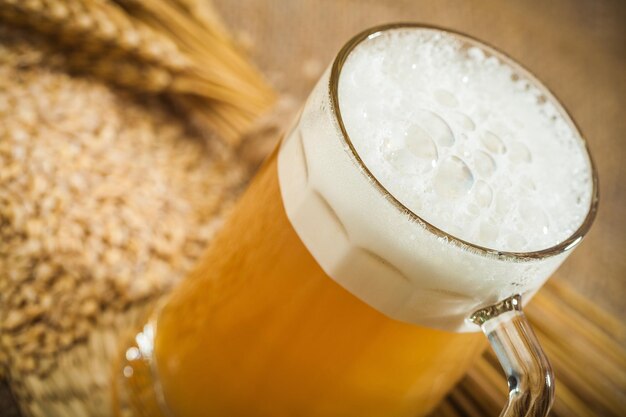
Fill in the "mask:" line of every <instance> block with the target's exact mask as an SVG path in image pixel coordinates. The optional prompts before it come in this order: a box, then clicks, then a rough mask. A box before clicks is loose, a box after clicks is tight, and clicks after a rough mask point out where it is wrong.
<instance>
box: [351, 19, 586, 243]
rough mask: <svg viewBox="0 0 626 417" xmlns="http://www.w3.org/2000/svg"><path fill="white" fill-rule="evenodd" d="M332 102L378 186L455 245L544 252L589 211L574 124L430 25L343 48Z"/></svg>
mask: <svg viewBox="0 0 626 417" xmlns="http://www.w3.org/2000/svg"><path fill="white" fill-rule="evenodd" d="M344 80H347V81H344ZM339 103H340V106H341V112H342V117H343V122H344V124H345V126H346V129H347V132H348V134H349V136H350V139H351V141H352V143H353V145H354V147H355V149H356V151H357V152H358V153H359V155H360V157H361V159H362V160H363V161H364V163H365V164H366V165H367V167H368V168H369V170H370V171H371V172H372V173H373V175H375V176H376V178H377V179H378V180H379V182H380V183H381V184H382V185H383V186H385V187H386V188H387V189H388V191H389V192H390V193H391V194H393V195H394V196H395V197H396V198H397V199H398V200H399V201H400V202H402V203H403V204H405V205H406V206H407V207H408V208H409V209H411V210H412V211H414V212H415V213H416V214H417V215H418V216H420V217H422V218H423V219H425V220H426V221H427V222H429V223H431V224H433V225H435V226H436V227H438V228H440V229H442V230H444V231H446V232H449V233H452V234H454V235H455V236H457V237H459V238H461V239H463V240H466V241H469V242H473V243H476V244H478V245H481V246H486V247H490V248H493V249H498V250H514V251H521V250H525V251H530V250H539V249H545V248H547V247H549V246H551V245H553V244H555V243H557V242H560V241H562V240H564V239H565V238H567V237H568V236H569V234H571V233H572V231H573V230H576V228H577V227H578V225H580V223H581V222H582V220H583V219H584V217H585V215H586V212H587V210H588V207H589V205H590V199H591V174H590V164H589V160H588V157H587V154H586V151H585V150H584V147H583V145H582V141H581V139H580V137H579V136H578V134H577V132H576V130H575V129H574V128H573V127H572V124H571V123H569V122H568V120H567V119H566V118H565V117H564V116H563V115H562V114H561V113H560V111H559V108H558V105H555V103H554V102H553V100H552V97H551V96H550V95H549V94H548V93H547V92H546V91H544V90H542V89H541V88H540V87H538V86H536V85H535V83H534V81H532V80H530V79H528V78H527V77H526V76H525V75H524V74H523V73H522V72H519V71H518V70H517V69H514V68H511V67H510V66H509V65H508V64H506V63H505V62H503V61H501V60H499V59H498V58H497V57H496V56H493V54H492V53H490V52H489V51H487V50H484V49H482V48H479V47H477V46H470V47H469V48H468V47H467V45H465V44H463V42H462V41H461V40H460V39H459V38H456V37H454V36H451V35H447V34H443V33H439V32H434V31H410V30H407V31H401V30H398V31H389V32H385V33H384V34H382V35H380V36H377V37H374V38H372V39H368V40H367V41H364V42H363V43H362V44H361V45H359V46H358V47H357V48H356V49H355V50H353V51H352V52H351V54H350V56H349V57H348V59H347V60H346V62H345V64H344V67H343V69H342V75H341V78H340V82H339Z"/></svg>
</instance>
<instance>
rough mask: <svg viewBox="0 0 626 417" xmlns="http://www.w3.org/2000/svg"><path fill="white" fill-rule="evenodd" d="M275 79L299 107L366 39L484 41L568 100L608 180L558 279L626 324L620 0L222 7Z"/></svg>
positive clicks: (624, 24) (318, 1)
mask: <svg viewBox="0 0 626 417" xmlns="http://www.w3.org/2000/svg"><path fill="white" fill-rule="evenodd" d="M215 3H216V4H217V6H218V9H219V11H220V12H221V14H222V15H223V16H224V18H225V20H226V22H227V23H228V25H229V27H230V28H231V29H232V30H233V31H234V32H235V33H236V34H238V35H239V38H240V39H241V40H242V41H243V42H244V43H247V44H248V46H249V47H250V51H251V53H252V55H253V58H254V59H255V60H256V61H257V63H258V64H259V66H260V67H261V69H263V71H264V72H265V73H266V74H267V76H268V77H269V78H270V80H271V81H272V82H273V83H274V84H275V85H276V86H277V87H278V88H279V89H280V90H281V91H282V92H283V93H286V94H289V95H292V96H293V97H294V98H295V100H296V102H297V103H298V104H297V105H299V103H300V102H301V101H302V100H303V99H304V98H306V96H307V94H308V92H309V91H310V89H311V88H312V86H313V83H314V82H315V80H316V79H317V77H318V75H319V71H321V70H322V69H324V68H325V66H326V65H328V63H330V62H331V60H332V59H333V57H334V56H335V54H336V53H337V51H338V50H339V48H340V47H341V46H342V44H343V43H344V42H345V41H347V40H348V39H349V38H350V37H351V36H352V35H354V34H356V33H357V32H359V31H361V30H363V29H365V28H367V27H370V26H373V25H377V24H381V23H385V22H393V21H417V22H423V23H429V24H435V25H440V26H444V27H449V28H452V29H456V30H460V31H462V32H466V33H468V34H470V35H473V36H475V37H478V38H479V39H482V40H484V41H486V42H488V43H490V44H492V45H494V46H496V47H498V48H500V49H501V50H503V51H506V52H507V53H509V54H510V55H511V56H512V57H513V58H515V59H516V60H518V61H519V62H521V63H522V64H524V65H525V66H526V67H527V68H529V69H530V70H531V71H532V72H534V73H535V75H537V76H538V77H539V79H541V80H543V81H544V82H545V83H546V84H547V85H548V87H549V88H551V89H552V91H553V92H554V93H555V94H556V95H557V97H559V98H560V99H561V101H562V102H563V104H564V105H565V107H566V108H567V109H568V110H569V111H570V113H571V115H572V116H573V118H574V120H575V121H576V122H577V123H578V125H579V126H580V128H581V130H582V132H583V134H584V135H585V137H586V139H587V141H588V142H589V145H590V148H591V152H592V155H593V157H594V159H595V161H596V164H597V166H598V171H599V177H600V211H599V214H598V217H597V219H596V222H595V224H594V226H593V228H592V230H591V232H590V233H589V235H588V236H587V238H586V240H585V241H584V242H583V244H582V245H581V247H579V248H578V249H577V250H576V251H575V253H574V254H573V255H572V256H570V258H569V259H568V260H567V261H566V262H565V264H564V265H563V266H562V267H561V269H560V270H559V271H558V272H557V273H556V276H555V278H553V279H559V280H564V281H566V282H568V283H570V284H571V285H572V286H573V287H574V288H576V289H577V290H578V291H580V292H582V293H583V294H585V295H586V296H587V297H588V298H589V299H590V300H592V301H593V302H595V303H597V304H599V305H601V306H602V307H603V308H604V309H606V310H608V311H610V312H612V313H613V314H615V315H617V317H619V318H621V319H622V320H626V302H624V300H623V298H624V296H625V295H626V276H625V275H626V274H625V273H626V253H624V252H625V250H626V218H625V217H624V209H625V208H626V207H625V206H626V185H625V184H626V182H625V181H626V2H624V1H621V0H588V1H574V0H551V1H543V0H517V1H512V0H509V1H500V0H483V1H460V0H438V1H422V0H389V1H375V0H369V1H366V0H238V1H237V2H233V1H231V0H215Z"/></svg>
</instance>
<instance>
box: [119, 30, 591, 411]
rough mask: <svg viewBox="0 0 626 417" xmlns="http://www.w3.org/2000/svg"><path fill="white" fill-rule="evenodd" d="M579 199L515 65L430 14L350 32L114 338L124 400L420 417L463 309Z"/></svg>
mask: <svg viewBox="0 0 626 417" xmlns="http://www.w3.org/2000/svg"><path fill="white" fill-rule="evenodd" d="M547 174H550V175H549V177H548V176H547ZM591 201H592V168H591V162H590V160H589V157H588V155H587V152H586V149H585V146H584V142H583V141H582V139H581V138H580V136H579V134H578V132H577V130H576V129H575V127H574V126H573V124H572V123H571V121H570V120H569V118H568V117H567V115H566V113H565V112H564V111H563V110H562V109H561V108H560V106H559V104H558V102H557V101H556V99H555V98H554V97H552V95H551V94H550V93H549V92H548V91H547V90H545V88H543V87H541V85H540V84H539V82H538V81H536V80H535V79H534V78H532V76H531V75H530V74H528V73H527V72H526V71H524V70H523V69H521V68H520V67H519V66H517V65H516V64H514V63H512V62H511V61H510V60H508V59H507V58H506V57H504V56H502V55H501V54H499V53H497V52H496V51H494V50H492V49H491V48H489V47H487V46H484V45H482V44H479V43H478V42H476V41H474V40H472V39H469V38H466V37H464V36H462V35H458V34H451V33H449V32H445V31H441V30H438V29H432V28H423V27H412V26H404V27H393V28H387V30H384V31H379V32H371V33H368V34H364V35H361V36H360V37H357V38H355V39H354V40H353V41H352V42H351V43H349V44H348V45H347V46H346V47H344V49H343V50H342V52H340V54H339V56H338V58H337V59H336V60H335V62H334V64H333V66H332V67H331V68H330V69H329V70H328V71H327V72H326V73H325V75H324V76H322V79H321V80H320V82H319V83H318V85H317V86H316V88H315V89H314V91H313V92H312V94H311V96H310V97H309V100H308V101H307V103H306V105H305V107H304V109H303V111H302V114H301V116H300V117H299V118H298V120H297V121H296V122H295V124H294V126H293V127H292V128H291V129H290V130H289V132H288V133H287V135H286V137H285V139H284V141H283V142H282V144H281V146H280V148H278V149H277V150H276V151H275V152H274V153H273V154H272V155H271V157H270V158H269V159H268V160H267V161H266V163H265V164H264V166H263V167H262V169H261V170H260V172H259V173H258V174H257V176H256V178H255V179H254V181H253V182H252V184H251V185H250V188H249V189H248V190H247V191H246V193H245V194H244V196H243V197H242V199H241V201H240V202H239V203H238V204H237V206H236V207H235V208H234V210H233V213H232V215H231V216H230V218H229V220H228V221H227V222H226V224H225V225H224V227H223V229H222V230H221V231H220V233H219V234H218V236H217V237H216V239H215V241H214V242H213V244H212V245H211V247H210V248H209V250H208V252H207V253H206V256H205V257H204V258H203V260H202V262H201V263H200V265H199V266H198V268H197V269H196V270H195V272H193V273H192V274H191V275H190V276H189V277H188V278H187V279H186V280H185V281H184V282H183V283H182V284H181V285H180V286H179V287H178V288H176V289H175V291H174V293H173V294H172V296H171V297H170V299H169V300H168V301H167V303H166V304H165V305H164V306H163V307H162V308H160V309H158V311H157V312H156V313H155V315H154V316H153V318H152V320H151V322H150V324H149V325H148V326H147V328H146V330H144V332H143V336H142V339H141V340H142V343H139V344H140V346H139V350H140V351H141V355H138V354H137V349H136V348H133V349H134V350H132V351H129V352H130V355H128V354H127V358H128V359H129V362H128V365H127V367H126V369H125V374H126V376H127V382H128V385H129V386H130V387H131V388H133V389H135V390H136V391H137V392H138V393H139V394H138V396H135V398H134V401H135V402H137V403H139V407H138V410H144V412H146V410H156V409H157V408H159V409H160V410H161V412H163V415H175V416H221V417H225V416H261V417H282V416H315V417H331V416H341V417H350V416H355V417H356V416H359V417H362V416H385V417H396V416H397V417H401V416H406V417H409V416H420V415H425V414H427V413H428V412H429V411H431V410H432V409H433V407H434V406H435V405H436V404H437V403H438V402H439V401H440V400H441V398H442V397H443V396H444V395H445V394H446V392H448V391H449V390H450V389H451V387H452V386H453V385H454V384H455V382H457V381H458V380H459V379H460V378H461V376H462V375H463V373H464V372H465V371H466V370H467V368H468V367H469V366H470V365H471V363H472V361H473V360H475V359H476V357H477V356H478V355H479V354H480V352H481V350H482V348H483V347H484V342H483V338H482V335H480V334H478V333H474V332H476V331H478V330H479V329H478V327H477V326H475V325H473V324H471V323H470V322H469V321H468V320H467V317H468V316H469V315H470V314H471V313H472V312H473V311H474V310H475V309H477V308H479V307H482V306H485V305H488V304H491V303H493V302H495V301H498V300H500V299H503V298H505V297H507V296H509V295H511V294H515V293H520V294H524V295H525V296H531V295H532V294H533V293H534V292H535V291H536V290H537V289H538V288H539V287H540V285H541V284H542V283H543V282H544V281H545V280H546V279H547V277H548V276H549V275H550V274H551V273H552V272H553V271H554V269H555V268H556V267H558V265H559V264H560V263H561V262H562V261H563V260H564V259H565V257H566V256H567V254H568V251H567V250H568V249H569V248H571V247H572V246H574V245H575V244H576V243H577V241H578V240H580V239H579V236H577V233H578V231H579V230H580V228H581V227H582V226H581V225H583V224H584V223H585V221H586V218H587V216H588V212H589V207H590V205H591ZM139 339H140V338H139V337H138V340H139ZM146 340H147V342H146ZM141 344H144V345H147V347H146V346H144V347H143V348H142V346H141ZM150 407H154V408H150ZM147 412H153V411H147Z"/></svg>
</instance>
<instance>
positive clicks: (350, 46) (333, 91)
mask: <svg viewBox="0 0 626 417" xmlns="http://www.w3.org/2000/svg"><path fill="white" fill-rule="evenodd" d="M399 29H427V30H433V31H439V32H443V33H446V34H450V35H453V36H454V37H457V38H460V39H461V40H465V41H466V42H469V43H472V44H475V45H477V46H479V47H480V48H481V49H483V50H484V51H487V52H489V53H491V54H492V55H494V56H497V57H498V59H500V60H502V61H504V62H505V63H506V64H508V65H509V66H511V67H512V68H514V69H516V70H517V71H518V72H519V73H521V74H522V75H523V76H524V77H526V78H527V79H528V80H529V81H530V82H532V83H533V84H534V86H535V87H538V88H540V89H542V90H543V92H544V94H546V95H547V96H548V98H549V99H551V102H552V104H553V105H554V106H555V107H556V108H557V110H558V111H559V113H560V114H561V115H562V116H565V117H564V118H565V120H566V122H568V123H570V125H571V127H572V128H573V129H574V131H575V133H577V134H578V137H579V138H580V140H581V142H582V145H583V149H584V150H585V152H586V153H587V158H588V160H589V166H590V169H591V177H592V190H591V201H590V203H589V208H588V210H587V215H586V216H585V219H584V220H583V222H582V223H581V224H580V226H579V227H578V229H576V231H574V233H572V234H571V235H570V236H569V237H568V238H566V239H564V240H563V241H561V242H559V243H557V244H555V245H553V246H550V247H548V248H546V249H541V250H536V251H528V252H513V251H501V250H497V249H491V248H488V247H485V246H481V245H478V244H475V243H472V242H469V241H467V240H464V239H461V238H459V237H456V236H454V235H452V234H450V233H448V232H446V231H444V230H443V229H440V228H439V227H437V226H435V225H433V224H432V223H430V222H428V221H426V220H425V219H424V218H422V217H420V216H419V215H418V214H416V213H415V212H413V211H412V210H411V209H409V208H408V207H406V206H405V205H404V204H403V203H402V202H400V201H399V200H398V199H397V198H396V197H395V196H394V195H393V194H392V193H391V192H389V191H388V190H387V189H386V188H385V186H384V185H383V184H382V183H381V182H380V181H378V179H377V178H376V176H375V175H374V174H373V173H372V172H371V171H370V170H369V168H368V167H367V165H366V164H365V162H364V161H363V160H362V159H361V157H360V156H359V153H358V152H357V150H356V148H355V147H354V145H353V143H352V141H351V140H350V135H349V134H348V132H347V129H346V127H345V124H344V122H343V118H342V116H341V108H340V105H339V78H340V75H341V71H342V69H343V65H344V64H345V62H346V60H347V58H348V56H349V55H350V53H351V52H352V51H353V50H354V49H355V48H356V47H357V46H358V45H359V44H361V42H363V41H365V40H369V39H373V38H375V37H378V36H380V35H381V34H382V33H383V32H386V31H392V30H399ZM329 90H330V103H331V107H332V112H333V115H334V118H335V120H336V122H337V124H338V125H339V129H340V130H341V136H342V139H343V141H344V142H345V144H346V145H348V148H349V149H350V151H351V153H352V156H353V157H354V159H355V160H356V162H357V163H358V165H359V167H360V168H361V169H362V170H363V172H364V173H365V175H366V176H367V177H368V180H370V182H371V183H372V184H373V185H374V186H375V187H376V189H377V190H378V191H379V192H380V193H381V194H382V195H383V196H384V197H385V198H386V200H387V201H389V202H390V203H391V204H392V205H393V206H395V208H396V209H398V210H399V211H401V212H403V213H404V214H405V215H407V216H408V217H409V218H410V219H411V220H413V221H416V222H418V223H420V224H421V225H422V226H423V227H424V228H425V229H426V230H427V231H429V232H430V233H432V234H434V235H436V236H438V237H442V238H447V239H448V240H449V241H450V242H453V243H455V244H456V245H458V246H460V247H461V248H464V249H468V250H470V251H473V252H476V253H478V254H480V255H483V256H495V257H497V258H499V259H502V260H511V261H528V260H536V259H543V258H548V257H552V256H556V255H559V254H561V253H564V252H567V251H570V250H572V249H573V248H575V247H576V246H578V244H579V243H580V242H581V241H582V239H583V237H584V236H585V235H586V234H587V232H588V231H589V228H590V227H591V225H592V223H593V221H594V219H595V217H596V214H597V211H598V199H599V184H598V175H597V171H596V166H595V163H594V161H593V158H592V156H591V152H590V150H589V146H588V144H587V141H586V140H585V138H584V136H583V135H582V133H581V130H580V128H579V127H578V125H577V124H576V122H575V121H574V119H573V118H572V117H571V115H570V113H569V112H568V111H567V109H566V108H565V107H564V106H563V104H562V103H561V101H560V100H559V99H558V97H557V96H556V95H555V94H554V93H553V92H552V91H551V90H550V89H549V88H548V87H547V86H546V85H545V84H544V83H542V82H541V81H540V80H539V79H538V78H537V77H536V76H535V75H534V74H533V73H532V72H531V71H529V70H528V69H527V68H526V67H524V66H523V65H521V64H520V63H518V62H517V61H515V60H514V59H513V58H511V57H510V56H509V55H507V54H506V53H504V52H502V51H500V50H499V49H498V48H496V47H494V46H492V45H490V44H488V43H486V42H484V41H482V40H479V39H477V38H475V37H473V36H470V35H467V34H465V33H462V32H459V31H456V30H451V29H448V28H443V27H440V26H436V25H428V24H422V23H412V22H400V23H389V24H384V25H379V26H374V27H372V28H369V29H366V30H364V31H363V32H361V33H359V34H357V35H356V36H354V37H353V38H352V39H350V40H349V41H348V42H347V43H346V44H345V45H344V46H343V47H342V48H341V50H340V51H339V53H338V54H337V56H336V57H335V59H334V61H333V63H332V67H331V71H330V77H329Z"/></svg>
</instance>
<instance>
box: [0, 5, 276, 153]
mask: <svg viewBox="0 0 626 417" xmlns="http://www.w3.org/2000/svg"><path fill="white" fill-rule="evenodd" d="M120 4H121V5H124V6H125V7H126V8H127V10H125V9H123V8H121V7H120ZM192 7H193V4H192V3H191V2H189V1H188V0H187V1H183V2H180V3H177V2H173V3H170V1H169V0H168V1H163V2H132V1H120V2H119V4H118V3H116V2H113V1H108V0H28V1H21V0H0V18H1V19H2V20H3V21H5V22H7V23H11V24H14V25H20V26H25V27H28V28H30V29H33V30H35V31H37V32H40V33H45V34H48V35H51V36H53V37H54V39H56V40H57V42H58V43H59V44H60V45H63V46H64V49H63V53H64V54H65V55H66V57H67V60H66V61H67V63H69V64H70V67H71V69H73V70H76V71H80V72H85V73H89V74H93V75H96V76H98V77H100V78H102V79H104V80H107V81H109V82H113V83H115V84H118V85H121V86H124V87H127V88H132V89H134V90H138V91H142V92H150V93H168V94H171V95H173V96H174V97H175V100H176V101H178V102H182V103H185V104H184V107H185V108H187V109H190V108H191V109H193V110H192V111H193V113H194V114H195V116H194V117H193V119H194V120H196V121H197V122H198V124H199V125H200V129H201V130H202V129H205V128H207V127H208V128H209V129H213V130H216V131H217V132H218V133H220V134H221V137H222V138H223V139H225V140H227V141H229V142H231V143H233V142H237V140H238V138H239V137H240V135H241V133H242V132H244V131H245V130H246V129H247V127H248V126H249V125H250V124H251V123H252V121H253V120H254V119H255V118H256V117H257V116H258V115H259V114H261V113H262V112H264V111H265V110H267V109H268V108H269V106H270V105H271V103H272V101H273V93H272V91H271V89H270V88H269V87H267V86H266V84H265V82H264V81H263V79H262V78H261V77H260V76H259V74H258V73H257V72H256V71H255V70H254V69H253V68H252V67H251V66H250V65H249V64H248V63H247V61H246V60H245V58H244V57H243V56H242V55H241V54H240V53H239V52H238V51H237V50H236V47H235V46H234V45H233V43H232V42H231V41H230V39H229V38H228V36H227V35H226V32H225V30H224V29H223V28H222V27H221V26H220V25H219V24H218V23H217V22H218V21H219V19H217V17H216V16H215V15H211V13H210V11H209V10H210V9H207V8H202V7H199V6H198V7H193V8H192ZM196 9H198V10H200V9H201V10H203V17H202V18H196V17H195V16H194V15H193V14H192V13H193V11H195V10H196ZM127 11H130V12H131V13H128V12H127ZM207 25H211V26H207ZM213 25H214V26H215V27H213Z"/></svg>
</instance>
